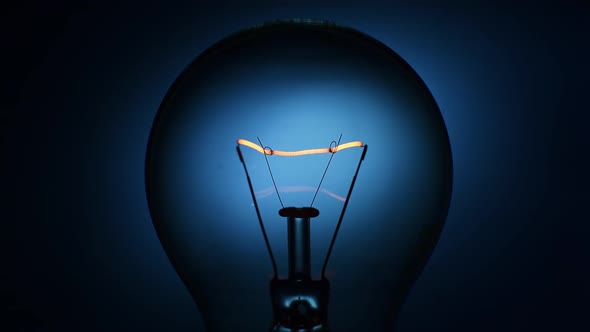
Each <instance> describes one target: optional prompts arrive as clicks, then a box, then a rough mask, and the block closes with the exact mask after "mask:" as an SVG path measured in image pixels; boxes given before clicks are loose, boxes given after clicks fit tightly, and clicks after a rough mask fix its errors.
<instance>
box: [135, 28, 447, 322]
mask: <svg viewBox="0 0 590 332" xmlns="http://www.w3.org/2000/svg"><path fill="white" fill-rule="evenodd" d="M355 142H358V143H355ZM236 143H237V144H236ZM347 143H352V144H351V145H346V144H347ZM369 144H370V145H371V151H370V152H368V153H367V145H369ZM236 145H237V147H238V156H236ZM310 149H311V150H310ZM301 151H304V153H301ZM310 151H311V152H310ZM294 152H297V153H294ZM238 157H239V158H238ZM361 163H362V167H360V165H361ZM244 170H246V173H244ZM352 188H354V190H352ZM451 189H452V158H451V148H450V142H449V138H448V134H447V131H446V127H445V124H444V121H443V118H442V116H441V114H440V111H439V108H438V106H437V104H436V102H435V100H434V98H433V97H432V95H431V94H430V92H429V90H428V88H427V87H426V86H425V84H424V82H423V81H422V80H421V79H420V77H419V76H418V75H417V73H416V72H415V71H414V70H413V69H412V68H411V67H410V66H409V65H408V64H407V63H406V62H405V61H404V60H403V59H402V58H401V57H400V56H399V55H397V54H396V53H395V52H394V51H392V50H391V49H389V48H388V47H387V46H385V45H384V44H382V43H380V42H379V41H377V40H375V39H373V38H371V37H369V36H367V35H365V34H363V33H361V32H358V31H356V30H354V29H351V28H346V27H342V26H339V25H336V24H333V23H329V22H324V21H314V20H287V21H276V22H270V23H266V24H262V25H259V26H255V27H251V28H248V29H245V30H242V31H239V32H237V33H235V34H233V35H231V36H228V37H226V38H225V39H223V40H221V41H219V42H217V43H216V44H214V45H212V46H211V47H210V48H208V49H207V50H205V51H204V52H203V53H202V54H201V55H200V56H198V57H197V58H196V59H195V60H194V61H193V62H192V63H191V64H190V65H189V66H188V67H187V68H186V69H185V70H184V71H183V72H182V73H181V74H180V76H179V77H178V78H177V79H176V81H175V82H174V83H173V84H172V86H171V87H170V89H169V91H168V93H167V94H166V96H165V98H164V100H163V101H162V104H161V106H160V108H159V110H158V112H157V114H156V117H155V120H154V123H153V126H152V130H151V133H150V137H149V142H148V148H147V155H146V193H147V198H148V205H149V209H150V213H151V217H152V221H153V224H154V227H155V229H156V232H157V233H158V237H159V239H160V241H161V243H162V245H163V247H164V249H165V251H166V253H167V255H168V257H169V259H170V261H171V263H172V265H173V266H174V268H175V270H176V271H177V273H178V275H179V277H180V278H181V279H182V281H183V282H184V284H185V285H186V287H187V289H188V291H189V292H190V294H191V295H192V298H193V299H194V302H195V303H196V306H197V308H198V310H199V312H200V314H201V317H202V319H203V322H204V325H205V327H206V329H207V331H228V332H229V331H285V332H286V331H297V332H308V331H335V332H345V331H387V330H391V329H392V328H393V327H394V323H395V319H396V318H397V315H398V313H399V310H400V308H401V307H402V305H403V303H404V301H405V299H406V297H407V296H408V294H409V291H410V289H411V286H412V284H413V283H414V281H415V280H416V279H417V278H418V276H419V274H420V272H421V271H422V269H423V267H424V265H425V264H426V262H427V260H428V258H429V257H430V255H431V253H432V251H433V250H434V247H435V245H436V242H437V240H438V237H439V235H440V232H441V230H442V227H443V225H444V222H445V219H446V215H447V211H448V207H449V204H450V198H451ZM344 212H345V213H344ZM335 234H336V235H337V237H336V236H335ZM269 254H270V255H269Z"/></svg>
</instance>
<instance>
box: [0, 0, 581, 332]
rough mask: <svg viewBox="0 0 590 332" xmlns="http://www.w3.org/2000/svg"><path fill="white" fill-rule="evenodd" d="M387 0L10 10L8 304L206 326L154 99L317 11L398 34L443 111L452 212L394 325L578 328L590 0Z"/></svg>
mask: <svg viewBox="0 0 590 332" xmlns="http://www.w3.org/2000/svg"><path fill="white" fill-rule="evenodd" d="M382 2H384V1H371V2H369V1H356V2H346V1H344V2H343V1H340V2H333V3H323V4H311V3H302V2H295V1H271V2H267V3H265V4H262V3H261V4H258V5H255V4H252V3H250V2H243V3H241V2H240V3H238V2H236V3H229V2H223V1H216V2H215V5H213V4H207V5H204V4H198V3H196V2H193V3H192V4H184V5H178V6H172V5H162V4H160V5H150V4H141V5H140V4H139V3H137V4H115V3H105V2H101V3H100V4H94V3H93V4H85V3H84V2H71V3H69V2H64V1H61V2H60V1H54V2H47V3H45V4H35V3H29V4H27V5H22V6H21V7H20V8H14V9H8V10H3V11H2V12H3V16H4V17H3V19H2V20H1V21H2V23H1V24H2V26H1V27H2V29H1V31H2V63H1V70H2V71H1V75H2V90H1V92H2V96H1V97H2V99H1V101H2V104H1V105H0V106H1V113H0V114H1V118H0V128H1V132H0V133H1V135H2V136H1V141H0V143H1V145H2V146H3V149H2V168H1V169H2V185H1V186H2V192H3V196H4V197H5V198H4V199H3V200H2V225H3V227H2V232H1V234H2V238H3V240H2V244H3V250H2V253H3V254H2V262H3V263H2V264H3V265H2V269H1V270H0V271H1V272H0V273H1V275H0V276H1V278H2V279H1V283H0V292H1V302H2V306H3V308H2V314H1V316H0V317H1V321H2V323H0V324H12V323H18V324H21V325H22V326H24V327H27V328H29V330H33V327H34V326H39V327H42V328H43V329H41V330H54V331H123V330H126V331H164V330H170V331H202V326H201V321H200V317H199V315H198V313H197V312H196V308H195V306H194V304H193V303H192V300H191V298H190V296H189V294H188V292H187V291H186V289H185V288H184V286H183V284H182V283H181V281H180V279H179V278H178V277H177V276H176V274H175V272H174V270H173V269H172V266H171V265H170V263H169V262H168V260H167V258H166V256H165V254H164V251H163V249H162V247H161V245H160V243H159V241H158V238H157V236H156V234H155V231H154V228H153V226H152V224H151V221H150V218H149V214H148V210H147V204H146V199H145V193H144V183H143V179H144V173H143V169H144V165H143V163H144V156H145V147H146V143H147V138H148V135H149V131H150V128H151V123H152V120H153V117H154V115H155V113H156V110H157V108H158V106H159V103H160V101H161V100H162V98H163V97H164V95H165V93H166V91H167V89H168V87H169V86H170V84H171V83H172V82H173V80H174V79H175V78H176V76H177V75H178V74H179V73H180V72H181V71H182V69H183V68H184V67H185V66H186V65H187V64H188V63H189V62H190V61H191V60H192V59H193V58H194V57H196V56H197V55H198V54H199V53H200V52H202V51H203V50H204V49H205V48H207V47H208V46H209V45H211V44H212V43H214V42H216V41H217V40H219V39H220V38H222V37H224V36H226V35H228V34H230V33H232V32H235V31H237V30H239V29H241V28H244V27H247V26H250V25H253V24H257V23H260V22H263V21H267V20H271V19H275V18H288V17H311V18H323V19H328V20H332V21H335V22H337V23H339V24H342V25H347V26H350V27H353V28H356V29H358V30H360V31H363V32H365V33H367V34H369V35H371V36H373V37H375V38H376V39H378V40H380V41H382V42H384V43H385V44H387V45H388V46H389V47H391V48H392V49H393V50H395V51H396V52H397V53H398V54H400V55H401V56H402V57H403V58H404V59H405V60H406V61H407V62H408V63H409V64H410V65H412V66H413V68H414V69H415V70H416V71H417V72H418V74H419V75H420V76H421V77H422V79H423V80H424V81H425V83H426V84H427V85H428V87H429V88H430V90H431V92H432V94H433V95H434V97H435V99H436V100H437V102H438V104H439V106H440V108H441V112H442V114H443V117H444V118H445V121H446V124H447V128H448V130H449V136H450V140H451V145H452V148H453V153H454V155H453V158H454V162H455V185H454V192H453V199H452V203H451V208H450V211H449V218H448V221H447V225H446V227H445V229H444V231H443V234H442V236H441V239H440V241H439V245H438V247H437V249H436V250H435V252H434V254H433V256H432V258H431V260H430V262H429V264H428V265H427V267H426V269H425V271H424V273H423V274H422V276H421V278H420V279H419V280H418V282H417V283H416V285H415V287H414V289H413V291H412V293H411V295H410V298H409V300H408V302H407V305H406V306H405V308H404V309H403V311H402V313H401V318H400V321H399V331H435V330H436V331H438V330H445V331H446V330H453V331H476V330H477V331H497V330H527V331H529V330H539V329H541V328H543V329H545V328H551V329H553V330H580V326H581V325H583V326H585V328H587V326H588V324H589V323H588V321H587V318H586V317H587V311H588V307H589V304H588V303H589V300H590V282H589V281H588V278H589V277H590V271H589V267H588V259H589V257H590V254H589V245H588V242H587V238H588V235H589V234H590V232H589V230H588V226H587V223H588V220H590V218H589V217H588V212H587V210H588V206H589V205H590V194H589V193H588V184H589V183H588V176H587V174H586V173H587V169H589V168H588V166H589V165H588V162H587V159H588V151H589V150H590V144H589V142H588V138H587V134H586V130H585V128H586V126H587V125H588V120H587V119H588V116H587V113H588V110H589V105H588V102H587V99H586V94H587V93H588V86H589V85H590V82H589V79H588V77H589V76H588V74H589V70H588V69H589V68H588V67H589V65H588V62H589V61H588V59H590V52H589V51H588V47H587V44H588V35H587V31H589V28H590V26H589V24H588V21H589V17H590V15H589V13H590V11H589V10H588V6H587V5H582V2H580V3H578V4H576V3H567V4H563V3H562V4H561V5H559V6H557V5H547V4H539V3H535V4H533V3H531V4H530V5H525V4H519V5H514V4H511V5H508V4H504V5H503V4H498V3H492V2H490V3H480V4H478V5H473V4H470V5H453V6H443V5H440V4H427V3H424V2H422V3H420V4H415V5H411V6H410V5H396V4H387V5H385V4H381V3H382ZM246 3H248V4H246ZM6 143H7V144H6ZM0 329H2V330H7V331H10V329H5V328H4V327H0ZM582 329H583V328H582Z"/></svg>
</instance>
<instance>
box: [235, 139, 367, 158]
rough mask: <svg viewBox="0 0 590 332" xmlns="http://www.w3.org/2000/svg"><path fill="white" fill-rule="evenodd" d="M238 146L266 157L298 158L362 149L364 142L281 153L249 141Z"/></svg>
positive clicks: (239, 142)
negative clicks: (307, 155)
mask: <svg viewBox="0 0 590 332" xmlns="http://www.w3.org/2000/svg"><path fill="white" fill-rule="evenodd" d="M238 144H240V145H244V146H247V147H249V148H251V149H254V150H256V151H258V152H260V153H262V154H266V155H275V156H284V157H296V156H303V155H306V154H318V153H336V152H338V151H342V150H344V149H348V148H356V147H362V146H363V142H361V141H352V142H348V143H344V144H340V145H337V146H334V147H329V148H320V149H307V150H299V151H280V150H273V149H271V148H266V149H265V148H263V147H261V146H260V145H258V144H256V143H253V142H250V141H248V140H245V139H242V138H240V139H239V140H238Z"/></svg>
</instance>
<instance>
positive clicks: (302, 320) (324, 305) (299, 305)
mask: <svg viewBox="0 0 590 332" xmlns="http://www.w3.org/2000/svg"><path fill="white" fill-rule="evenodd" d="M270 294H271V300H272V305H273V310H274V321H273V325H272V327H271V329H270V331H272V332H320V331H322V332H327V331H329V330H328V327H327V320H328V300H329V297H330V283H329V282H328V280H327V279H323V280H280V279H274V280H272V281H271V283H270Z"/></svg>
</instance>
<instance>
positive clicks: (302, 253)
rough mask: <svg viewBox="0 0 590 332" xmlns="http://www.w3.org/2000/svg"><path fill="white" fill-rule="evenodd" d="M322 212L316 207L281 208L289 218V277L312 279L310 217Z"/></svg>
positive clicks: (282, 213) (281, 214)
mask: <svg viewBox="0 0 590 332" xmlns="http://www.w3.org/2000/svg"><path fill="white" fill-rule="evenodd" d="M319 214H320V211H318V210H317V209H315V208H312V207H304V208H295V207H286V208H282V209H281V210H279V215H280V216H281V217H285V218H287V237H288V252H289V253H288V255H289V279H290V280H310V279H311V244H310V232H311V230H310V219H311V218H315V217H317V216H318V215H319Z"/></svg>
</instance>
